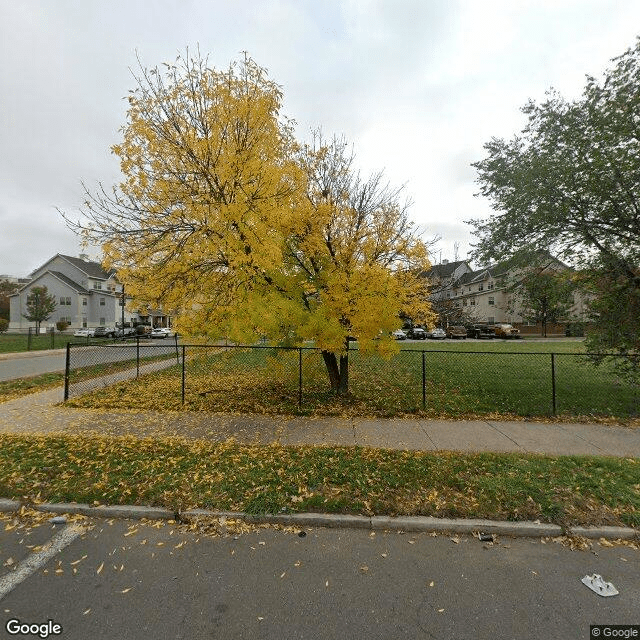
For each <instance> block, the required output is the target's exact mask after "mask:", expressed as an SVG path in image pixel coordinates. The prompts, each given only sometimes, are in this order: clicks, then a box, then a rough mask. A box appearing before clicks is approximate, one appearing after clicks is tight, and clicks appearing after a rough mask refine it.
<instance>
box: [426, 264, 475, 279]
mask: <svg viewBox="0 0 640 640" xmlns="http://www.w3.org/2000/svg"><path fill="white" fill-rule="evenodd" d="M466 262H467V261H466V260H458V261H456V262H447V263H442V264H434V265H432V267H431V269H429V271H427V272H426V274H425V275H426V276H427V277H429V278H450V277H451V276H452V275H453V272H454V271H455V270H456V269H457V268H458V267H459V266H460V265H462V264H465V263H466Z"/></svg>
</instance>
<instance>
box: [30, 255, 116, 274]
mask: <svg viewBox="0 0 640 640" xmlns="http://www.w3.org/2000/svg"><path fill="white" fill-rule="evenodd" d="M58 257H60V258H63V259H64V260H66V261H67V262H68V263H69V264H71V265H73V266H74V267H75V268H76V269H78V270H79V271H81V272H82V273H84V274H85V275H86V276H87V277H89V278H94V279H95V280H108V279H109V278H110V277H111V276H112V275H113V274H114V273H115V272H114V271H111V272H109V271H105V270H104V269H103V268H102V265H101V264H100V263H99V262H95V261H93V260H85V259H84V258H76V257H74V256H67V255H64V254H62V253H56V255H55V256H53V258H50V259H49V260H47V261H46V262H45V263H44V264H43V265H41V266H40V267H38V268H37V269H34V270H33V271H32V272H31V274H30V275H31V276H33V274H34V273H36V272H37V271H40V270H41V269H46V267H47V265H48V264H49V263H50V262H52V261H53V260H55V259H56V258H58Z"/></svg>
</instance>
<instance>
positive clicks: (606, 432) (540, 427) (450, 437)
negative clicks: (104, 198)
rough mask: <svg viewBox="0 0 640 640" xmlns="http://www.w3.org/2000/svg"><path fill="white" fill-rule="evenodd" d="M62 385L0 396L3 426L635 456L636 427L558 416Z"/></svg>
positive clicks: (639, 444)
mask: <svg viewBox="0 0 640 640" xmlns="http://www.w3.org/2000/svg"><path fill="white" fill-rule="evenodd" d="M61 399H62V389H61V388H56V389H52V390H49V391H43V392H40V393H35V394H32V395H29V396H24V397H22V398H17V399H15V400H11V401H9V402H4V403H0V432H4V433H36V432H38V433H48V432H59V431H64V432H71V433H86V432H89V431H96V432H98V433H102V434H112V435H127V434H129V435H136V436H179V437H184V438H190V439H206V440H211V441H222V440H226V439H228V438H235V439H236V440H238V441H239V442H255V443H261V444H268V443H279V444H283V445H323V444H327V445H343V446H353V445H359V446H366V447H381V448H391V449H413V450H423V451H468V452H474V451H500V452H507V451H512V452H520V453H524V452H528V453H543V454H551V455H606V456H620V457H627V456H630V457H640V428H632V427H624V426H613V425H605V424H576V423H559V422H552V423H547V422H524V421H523V422H501V421H497V420H423V419H383V418H380V419H376V418H353V419H352V418H334V417H324V418H315V417H300V416H267V415H232V414H216V413H203V412H137V411H120V410H119V411H104V410H99V409H74V408H67V407H65V406H60V405H58V404H57V403H60V401H61Z"/></svg>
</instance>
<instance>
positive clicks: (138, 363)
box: [136, 336, 140, 380]
mask: <svg viewBox="0 0 640 640" xmlns="http://www.w3.org/2000/svg"><path fill="white" fill-rule="evenodd" d="M139 377H140V336H137V337H136V380H137V379H138V378H139Z"/></svg>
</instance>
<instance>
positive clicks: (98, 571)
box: [96, 562, 104, 574]
mask: <svg viewBox="0 0 640 640" xmlns="http://www.w3.org/2000/svg"><path fill="white" fill-rule="evenodd" d="M102 569H104V562H102V563H101V564H100V566H99V567H98V568H97V569H96V573H98V574H99V573H101V571H102Z"/></svg>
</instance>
